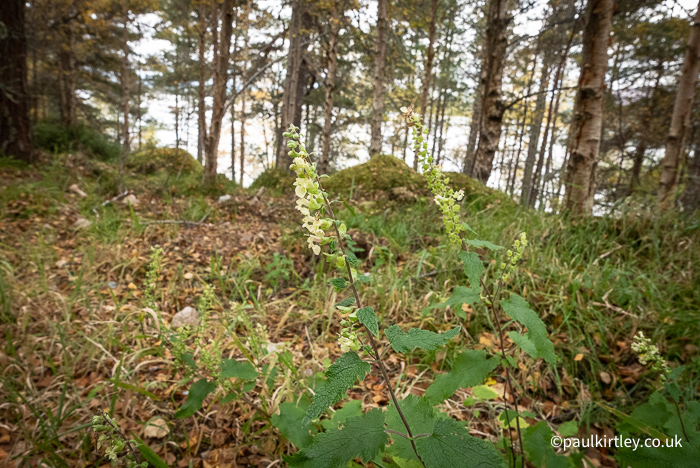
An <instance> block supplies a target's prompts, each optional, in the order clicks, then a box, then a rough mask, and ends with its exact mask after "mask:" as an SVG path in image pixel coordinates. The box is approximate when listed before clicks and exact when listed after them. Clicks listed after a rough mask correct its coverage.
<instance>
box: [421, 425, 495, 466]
mask: <svg viewBox="0 0 700 468" xmlns="http://www.w3.org/2000/svg"><path fill="white" fill-rule="evenodd" d="M416 449H417V450H418V454H419V455H420V456H421V459H422V460H423V463H425V466H426V468H445V467H463V466H478V467H494V468H500V467H505V466H506V463H505V460H504V459H503V457H502V455H501V454H500V453H499V452H498V451H497V450H496V448H495V447H494V445H493V444H492V443H491V442H488V441H486V440H482V439H479V438H477V437H472V436H471V435H469V431H468V430H467V429H466V428H465V427H464V425H463V423H460V422H458V421H455V420H454V419H452V418H447V419H439V420H438V421H437V422H436V424H435V429H434V430H433V431H432V434H431V435H430V437H420V438H418V439H416Z"/></svg>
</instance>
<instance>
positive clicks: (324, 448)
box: [285, 409, 389, 468]
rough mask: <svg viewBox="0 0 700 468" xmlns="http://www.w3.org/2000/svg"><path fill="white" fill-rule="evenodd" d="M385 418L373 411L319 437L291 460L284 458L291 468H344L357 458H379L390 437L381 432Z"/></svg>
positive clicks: (379, 412) (380, 413)
mask: <svg viewBox="0 0 700 468" xmlns="http://www.w3.org/2000/svg"><path fill="white" fill-rule="evenodd" d="M384 417H385V414H384V412H383V411H382V410H381V409H374V410H372V411H370V412H368V413H365V414H363V415H362V416H357V417H354V418H350V419H348V420H347V421H346V422H345V424H344V426H343V428H342V429H330V430H328V431H326V432H323V433H321V434H318V435H317V436H316V437H315V438H314V441H313V443H312V444H311V445H310V446H309V447H307V448H305V449H302V450H301V451H300V452H298V453H297V454H296V455H294V456H293V457H285V461H286V462H287V463H288V464H289V466H290V467H292V468H297V467H298V468H335V467H345V466H346V465H347V463H348V462H349V461H351V460H353V459H354V458H356V457H361V458H362V460H364V461H365V462H369V461H370V460H372V459H373V458H374V457H376V456H377V455H379V453H380V452H381V450H382V448H384V446H385V445H386V444H387V442H388V440H389V436H388V435H387V434H386V432H384Z"/></svg>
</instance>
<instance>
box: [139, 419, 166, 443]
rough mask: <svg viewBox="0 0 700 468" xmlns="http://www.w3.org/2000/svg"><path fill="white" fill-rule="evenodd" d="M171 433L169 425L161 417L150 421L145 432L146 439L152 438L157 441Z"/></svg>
mask: <svg viewBox="0 0 700 468" xmlns="http://www.w3.org/2000/svg"><path fill="white" fill-rule="evenodd" d="M169 433H170V428H169V427H168V423H167V422H166V421H165V419H164V418H162V417H160V416H158V417H156V418H153V419H151V420H150V421H148V423H147V424H146V428H145V429H144V430H143V436H144V437H152V438H155V439H162V438H163V437H165V436H166V435H168V434H169Z"/></svg>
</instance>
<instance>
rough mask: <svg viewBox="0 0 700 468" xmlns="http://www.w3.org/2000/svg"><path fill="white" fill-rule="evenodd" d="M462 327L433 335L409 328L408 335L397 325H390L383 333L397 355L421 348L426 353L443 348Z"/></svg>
mask: <svg viewBox="0 0 700 468" xmlns="http://www.w3.org/2000/svg"><path fill="white" fill-rule="evenodd" d="M461 328H462V327H460V326H456V327H454V328H453V329H452V330H448V331H446V332H445V333H435V332H431V331H429V330H421V329H420V328H411V329H410V330H409V331H408V333H405V332H404V331H403V330H401V327H399V326H398V325H392V326H391V327H389V328H388V329H387V330H386V331H385V332H384V333H385V334H386V337H387V338H388V339H389V343H391V347H392V348H394V351H396V352H397V353H407V352H409V351H410V350H412V349H413V348H421V349H424V350H426V351H433V350H435V349H438V348H439V347H440V346H443V345H444V344H445V343H447V342H448V341H449V340H451V339H452V338H454V337H455V336H457V335H458V334H459V330H460V329H461Z"/></svg>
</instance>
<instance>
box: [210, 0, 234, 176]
mask: <svg viewBox="0 0 700 468" xmlns="http://www.w3.org/2000/svg"><path fill="white" fill-rule="evenodd" d="M233 7H234V0H224V3H223V6H222V12H223V16H222V26H221V46H220V47H218V48H217V47H215V49H218V50H217V51H216V53H215V54H214V60H215V61H214V65H215V66H214V103H213V105H212V116H211V125H210V127H209V143H208V145H207V161H206V166H205V167H204V182H205V183H211V182H213V181H214V180H215V179H216V170H217V166H218V161H217V159H218V152H219V151H218V150H219V139H220V138H221V124H222V122H223V119H224V112H225V110H226V107H225V105H226V83H227V82H228V68H229V67H228V65H229V63H228V62H229V54H230V49H231V36H232V35H233ZM212 17H213V18H217V17H218V14H216V13H215V12H214V11H212ZM214 29H215V26H214ZM214 29H213V30H212V33H213V34H212V36H213V38H214V39H213V40H212V42H213V43H214V44H216V43H217V42H218V37H217V36H218V35H217V34H214V32H215V31H214Z"/></svg>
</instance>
